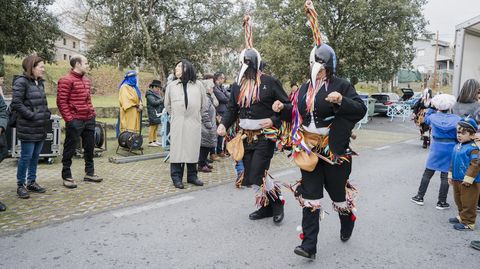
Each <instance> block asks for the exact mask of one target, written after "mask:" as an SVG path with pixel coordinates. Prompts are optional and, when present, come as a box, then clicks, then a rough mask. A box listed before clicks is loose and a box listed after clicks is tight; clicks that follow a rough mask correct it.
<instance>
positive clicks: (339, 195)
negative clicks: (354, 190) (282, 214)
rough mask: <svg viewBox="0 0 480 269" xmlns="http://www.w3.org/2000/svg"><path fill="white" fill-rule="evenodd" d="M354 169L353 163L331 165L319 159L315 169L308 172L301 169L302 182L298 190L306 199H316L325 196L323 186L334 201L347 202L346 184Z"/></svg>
mask: <svg viewBox="0 0 480 269" xmlns="http://www.w3.org/2000/svg"><path fill="white" fill-rule="evenodd" d="M351 171H352V163H351V160H350V162H343V163H342V164H339V165H337V164H335V165H331V164H328V163H326V162H325V161H323V160H318V164H317V166H316V167H315V170H313V171H312V172H308V171H305V170H302V169H300V172H301V173H302V184H301V185H300V186H299V187H298V188H297V191H298V192H299V193H300V194H301V195H302V197H303V198H304V199H309V200H316V199H321V198H323V188H325V190H327V192H328V195H329V196H330V198H331V199H332V201H334V202H345V184H346V183H347V180H348V178H349V176H350V172H351Z"/></svg>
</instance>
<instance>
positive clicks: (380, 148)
mask: <svg viewBox="0 0 480 269" xmlns="http://www.w3.org/2000/svg"><path fill="white" fill-rule="evenodd" d="M390 147H391V146H383V147H379V148H376V149H375V150H384V149H388V148H390Z"/></svg>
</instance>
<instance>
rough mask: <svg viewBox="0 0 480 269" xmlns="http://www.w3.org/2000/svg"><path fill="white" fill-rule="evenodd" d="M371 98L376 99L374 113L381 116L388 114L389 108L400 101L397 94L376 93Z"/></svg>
mask: <svg viewBox="0 0 480 269" xmlns="http://www.w3.org/2000/svg"><path fill="white" fill-rule="evenodd" d="M370 97H372V98H374V99H376V101H375V110H374V112H375V113H380V114H387V110H388V107H389V106H391V105H393V104H395V103H397V102H398V101H400V97H399V96H398V94H396V93H375V94H372V95H370Z"/></svg>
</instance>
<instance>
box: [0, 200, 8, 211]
mask: <svg viewBox="0 0 480 269" xmlns="http://www.w3.org/2000/svg"><path fill="white" fill-rule="evenodd" d="M5 210H7V206H6V205H4V204H3V203H2V202H0V211H5Z"/></svg>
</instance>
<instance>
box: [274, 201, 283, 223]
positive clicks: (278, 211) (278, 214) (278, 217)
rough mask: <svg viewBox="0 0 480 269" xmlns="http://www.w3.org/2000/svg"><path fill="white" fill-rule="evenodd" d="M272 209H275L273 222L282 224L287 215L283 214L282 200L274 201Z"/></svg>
mask: <svg viewBox="0 0 480 269" xmlns="http://www.w3.org/2000/svg"><path fill="white" fill-rule="evenodd" d="M272 211H273V222H274V223H275V224H280V222H282V220H283V217H284V216H285V215H284V214H283V204H282V201H280V200H277V201H275V202H274V203H272Z"/></svg>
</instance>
